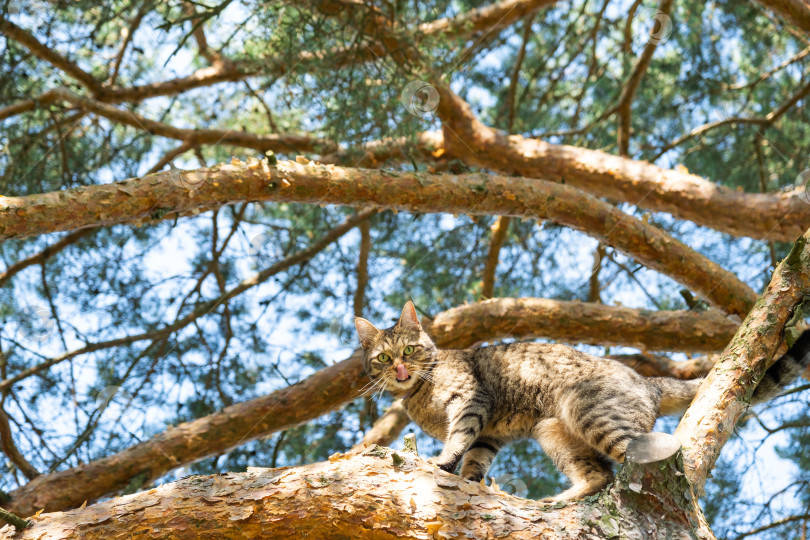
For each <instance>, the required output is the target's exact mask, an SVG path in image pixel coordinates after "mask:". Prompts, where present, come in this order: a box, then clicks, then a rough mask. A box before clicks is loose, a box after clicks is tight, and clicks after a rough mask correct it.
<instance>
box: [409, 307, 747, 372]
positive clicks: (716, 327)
mask: <svg viewBox="0 0 810 540" xmlns="http://www.w3.org/2000/svg"><path fill="white" fill-rule="evenodd" d="M738 326H739V325H738V324H737V323H735V322H733V321H731V320H730V319H729V318H727V317H725V316H724V315H722V314H721V313H720V312H718V311H716V310H708V311H705V312H695V311H648V310H639V309H631V308H627V307H619V306H607V305H604V304H591V303H587V302H576V301H568V300H550V299H546V298H492V299H490V300H483V301H481V302H475V303H473V304H465V305H462V306H458V307H455V308H452V309H448V310H447V311H443V312H441V313H439V314H438V315H436V316H435V318H434V319H433V320H431V321H427V322H426V323H425V329H426V331H427V332H428V333H430V334H431V335H433V336H437V339H439V340H440V342H441V343H442V346H443V347H446V348H462V347H468V346H470V345H471V344H474V343H483V342H492V341H496V340H499V339H506V338H517V339H530V338H549V339H553V340H554V341H561V342H565V343H585V344H589V345H604V346H624V347H634V348H638V349H641V350H644V351H682V352H717V351H720V350H722V349H723V347H725V345H726V344H727V343H728V342H729V340H730V339H731V338H732V337H733V336H734V332H735V331H736V330H737V328H738ZM669 362H670V364H669V365H668V366H667V367H666V368H664V367H663V366H661V367H659V368H658V369H659V370H663V369H666V370H670V369H674V367H675V366H676V365H681V364H684V363H683V362H673V361H671V360H669ZM670 376H677V377H682V378H694V375H692V376H688V375H687V374H686V371H685V372H684V373H677V374H676V373H675V372H674V371H673V372H670Z"/></svg>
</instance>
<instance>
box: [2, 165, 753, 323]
mask: <svg viewBox="0 0 810 540" xmlns="http://www.w3.org/2000/svg"><path fill="white" fill-rule="evenodd" d="M242 201H277V202H302V203H313V204H343V205H353V206H376V207H380V208H394V209H398V210H405V211H410V212H457V213H469V214H480V215H504V216H510V217H522V218H535V219H549V220H552V221H555V222H557V223H560V224H563V225H567V226H569V227H571V228H574V229H576V230H579V231H582V232H584V233H585V234H588V235H590V236H593V237H594V238H597V239H599V240H601V241H603V242H604V243H605V244H607V245H610V246H612V247H614V248H616V249H618V250H620V251H622V252H624V253H625V254H627V255H629V256H631V257H633V258H635V259H636V260H637V261H639V262H640V263H642V264H644V265H645V266H647V267H648V268H652V269H654V270H657V271H659V272H662V273H663V274H666V275H668V276H670V277H672V278H673V279H675V280H677V281H679V282H680V283H682V284H683V285H685V286H686V287H688V288H690V289H692V290H693V291H694V292H696V293H698V294H700V295H702V296H704V297H705V298H706V299H707V300H709V301H711V302H712V303H713V304H715V305H716V306H718V307H721V308H722V309H723V310H724V311H726V312H728V313H733V314H737V315H740V316H744V315H745V314H746V313H748V310H749V309H750V308H751V306H752V305H753V303H754V301H755V300H756V294H755V293H754V291H752V290H751V288H750V287H748V286H747V285H746V284H745V283H743V282H742V281H740V280H739V279H738V278H737V277H736V276H734V275H733V274H732V273H731V272H728V271H727V270H724V269H723V268H722V267H720V266H719V265H717V264H715V263H714V262H712V261H711V260H709V259H707V258H706V257H704V256H702V255H700V254H699V253H697V252H695V251H693V250H692V249H690V248H689V247H688V246H686V245H684V244H682V243H681V242H679V241H678V240H676V239H674V238H672V237H671V236H670V235H668V234H667V233H665V232H664V231H662V230H661V229H658V228H657V227H655V226H653V225H650V224H648V223H645V222H643V221H641V220H639V219H636V218H635V217H633V216H630V215H628V214H625V213H624V212H621V211H620V210H618V209H616V208H615V207H613V206H612V205H610V204H608V203H605V202H604V201H601V200H599V199H597V198H596V197H593V196H591V195H588V194H586V193H583V192H581V191H579V190H578V189H575V188H572V187H569V186H567V185H561V184H555V183H552V182H546V181H542V180H528V179H526V178H516V177H503V176H493V175H485V174H463V175H430V174H425V173H419V172H407V173H406V172H392V171H378V170H368V169H349V168H342V167H335V166H332V165H315V164H311V163H310V164H300V163H296V162H279V163H278V164H277V166H273V167H270V166H268V165H267V163H266V162H265V161H259V160H252V161H251V160H249V161H248V163H247V164H244V163H241V162H238V161H234V163H232V164H223V165H219V166H216V167H213V168H210V169H205V168H204V169H197V170H195V171H178V170H171V171H165V172H161V173H156V174H152V175H148V176H145V177H144V178H140V179H138V178H135V179H130V180H126V181H123V182H116V183H113V184H106V185H100V186H92V187H87V188H76V189H70V190H65V191H60V192H54V193H46V194H41V195H31V196H27V197H4V198H2V199H0V240H3V239H6V238H14V237H22V236H28V235H32V234H42V233H44V232H54V231H60V230H69V229H78V228H83V227H89V226H99V225H112V224H116V223H125V222H130V221H135V222H136V223H139V222H140V223H144V222H147V221H154V220H159V219H163V218H174V217H176V216H177V215H178V214H185V213H198V212H200V211H202V210H210V209H214V208H219V207H221V206H222V205H224V204H228V203H234V202H242Z"/></svg>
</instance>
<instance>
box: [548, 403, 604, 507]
mask: <svg viewBox="0 0 810 540" xmlns="http://www.w3.org/2000/svg"><path fill="white" fill-rule="evenodd" d="M533 436H534V438H535V439H537V442H539V443H540V446H542V447H543V451H544V452H545V453H546V455H548V457H549V458H551V461H553V462H554V465H556V466H557V469H559V470H560V471H562V473H563V474H565V476H567V477H568V479H569V480H570V481H571V484H572V485H571V487H570V488H568V489H567V490H565V491H563V492H562V493H560V494H558V495H556V496H554V497H550V498H548V499H544V500H545V501H567V500H572V499H579V498H581V497H585V496H587V495H593V494H594V493H596V492H598V491H600V490H601V489H603V488H604V487H605V486H607V485H608V484H609V483H610V482H611V481H612V480H613V470H612V467H611V463H610V461H609V460H608V459H607V458H605V457H604V456H603V455H601V454H600V453H599V452H597V451H595V450H594V449H593V448H591V447H590V446H589V445H588V444H587V443H586V442H585V441H583V440H582V439H580V438H579V437H577V436H575V435H573V434H572V433H571V432H570V431H568V430H567V429H566V427H565V425H564V424H563V423H562V422H561V421H560V420H558V419H556V418H547V419H545V420H541V421H540V422H538V423H537V424H536V425H535V428H534V430H533Z"/></svg>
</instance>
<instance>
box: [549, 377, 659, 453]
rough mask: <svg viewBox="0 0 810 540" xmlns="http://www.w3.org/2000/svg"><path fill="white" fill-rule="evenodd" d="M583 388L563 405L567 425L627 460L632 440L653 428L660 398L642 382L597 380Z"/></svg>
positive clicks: (595, 445)
mask: <svg viewBox="0 0 810 540" xmlns="http://www.w3.org/2000/svg"><path fill="white" fill-rule="evenodd" d="M581 390H582V392H580V394H579V395H575V396H572V398H571V399H570V400H569V401H568V403H566V404H565V406H564V407H563V416H562V418H563V420H564V421H565V424H566V427H567V428H568V429H569V430H570V431H571V432H572V433H576V434H578V435H579V437H580V438H582V439H583V440H584V441H585V442H586V443H588V445H589V446H590V447H591V448H593V449H595V450H597V451H598V452H600V453H602V454H604V455H605V456H608V457H610V458H611V459H613V460H614V461H617V462H619V463H624V457H625V452H626V450H627V445H628V444H630V441H632V440H633V439H635V438H636V437H638V436H639V435H641V434H643V433H649V432H650V431H652V428H653V425H655V419H656V416H657V410H658V402H657V401H656V400H655V397H654V396H653V395H651V394H650V392H649V391H648V389H647V387H646V386H641V385H634V386H630V385H628V387H625V388H621V387H620V388H613V387H610V386H607V385H604V384H596V383H594V384H592V385H590V386H589V387H586V386H583V387H582V388H581Z"/></svg>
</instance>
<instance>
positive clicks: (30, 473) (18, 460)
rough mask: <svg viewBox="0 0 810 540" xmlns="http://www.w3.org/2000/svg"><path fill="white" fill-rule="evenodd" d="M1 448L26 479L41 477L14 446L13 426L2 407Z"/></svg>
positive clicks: (0, 417)
mask: <svg viewBox="0 0 810 540" xmlns="http://www.w3.org/2000/svg"><path fill="white" fill-rule="evenodd" d="M0 447H2V448H3V453H4V454H5V455H6V457H8V460H9V461H11V463H13V464H14V466H15V467H17V468H18V469H19V470H20V472H22V473H23V475H25V477H26V478H28V479H29V480H33V479H34V478H36V477H37V476H39V471H38V470H37V469H36V467H34V466H33V465H31V463H29V461H28V460H27V459H25V456H23V455H22V454H21V453H20V450H19V449H18V448H17V445H15V444H14V438H13V437H12V435H11V426H10V425H9V422H8V414H7V413H6V411H5V410H4V409H3V408H2V407H0Z"/></svg>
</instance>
